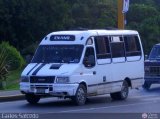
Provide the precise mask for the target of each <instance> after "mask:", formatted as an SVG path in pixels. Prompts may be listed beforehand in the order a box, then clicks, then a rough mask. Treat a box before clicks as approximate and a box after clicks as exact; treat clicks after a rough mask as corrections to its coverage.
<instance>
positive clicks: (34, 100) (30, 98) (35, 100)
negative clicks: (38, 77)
mask: <svg viewBox="0 0 160 119" xmlns="http://www.w3.org/2000/svg"><path fill="white" fill-rule="evenodd" d="M25 98H26V100H27V102H29V104H37V103H38V102H39V100H40V96H38V95H34V94H25Z"/></svg>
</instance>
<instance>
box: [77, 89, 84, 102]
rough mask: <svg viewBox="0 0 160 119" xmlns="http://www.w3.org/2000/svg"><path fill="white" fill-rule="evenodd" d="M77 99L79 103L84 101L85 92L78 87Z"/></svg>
mask: <svg viewBox="0 0 160 119" xmlns="http://www.w3.org/2000/svg"><path fill="white" fill-rule="evenodd" d="M77 101H78V102H79V103H84V102H85V92H84V90H83V89H82V88H79V90H78V92H77Z"/></svg>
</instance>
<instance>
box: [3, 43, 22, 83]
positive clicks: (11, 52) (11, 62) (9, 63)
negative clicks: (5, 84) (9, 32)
mask: <svg viewBox="0 0 160 119" xmlns="http://www.w3.org/2000/svg"><path fill="white" fill-rule="evenodd" d="M24 64H25V61H24V59H23V58H22V56H21V55H20V53H19V52H18V51H17V49H16V48H14V47H13V46H10V45H9V43H6V42H2V43H1V44H0V80H5V79H6V76H7V74H8V71H11V70H16V69H19V68H21V67H22V66H24Z"/></svg>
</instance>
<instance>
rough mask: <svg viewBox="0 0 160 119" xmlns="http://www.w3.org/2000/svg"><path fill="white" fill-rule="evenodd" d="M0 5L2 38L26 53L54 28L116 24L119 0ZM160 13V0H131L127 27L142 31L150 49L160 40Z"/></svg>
mask: <svg viewBox="0 0 160 119" xmlns="http://www.w3.org/2000/svg"><path fill="white" fill-rule="evenodd" d="M0 8H1V9H0V40H1V41H2V40H3V39H5V40H6V41H8V42H9V43H10V44H12V45H13V46H15V47H16V48H17V49H18V50H20V52H21V53H22V54H23V53H24V54H23V55H27V53H28V54H30V53H33V52H34V51H33V50H34V48H33V47H31V46H33V45H34V44H35V43H36V44H38V43H39V41H40V40H41V39H42V38H43V37H44V36H45V35H46V34H48V33H50V32H53V31H59V30H68V29H72V28H78V27H84V28H88V29H96V28H100V29H104V28H106V27H117V0H0ZM159 16H160V0H130V9H129V12H128V13H127V14H126V18H127V26H126V28H128V29H135V30H138V31H139V32H140V35H141V37H142V40H143V45H144V49H145V52H147V53H148V52H149V50H150V49H151V47H152V45H153V44H155V43H158V42H159V31H157V30H159V29H160V28H159V27H160V25H157V24H158V23H157V22H158V19H160V18H159ZM156 19H157V20H156ZM152 21H154V22H152ZM150 25H152V26H150ZM149 32H150V34H148V33H149Z"/></svg>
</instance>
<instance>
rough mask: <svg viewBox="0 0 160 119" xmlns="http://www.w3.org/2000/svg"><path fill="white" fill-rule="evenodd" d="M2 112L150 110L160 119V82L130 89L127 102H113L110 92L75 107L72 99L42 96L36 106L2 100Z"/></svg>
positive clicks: (51, 113) (124, 112) (105, 112)
mask: <svg viewBox="0 0 160 119" xmlns="http://www.w3.org/2000/svg"><path fill="white" fill-rule="evenodd" d="M0 113H1V115H0V119H1V118H4V116H5V115H2V114H5V113H35V114H44V115H45V116H49V115H50V116H51V115H52V116H53V115H54V116H55V115H56V116H61V117H65V116H66V113H67V114H68V113H69V114H72V115H70V116H71V117H73V115H74V114H76V115H79V114H90V115H92V116H93V117H95V116H94V115H95V114H96V115H100V114H101V115H103V114H109V116H111V115H114V116H115V114H131V115H132V114H135V113H138V114H141V113H142V114H143V113H147V114H153V115H151V116H156V117H154V118H156V119H158V118H160V115H158V114H160V85H153V86H152V87H151V89H150V90H149V91H146V90H144V89H142V88H140V89H139V90H136V89H133V90H130V92H129V96H128V98H127V100H125V101H113V100H112V99H111V98H110V96H109V95H103V96H97V97H90V98H89V100H88V101H87V103H86V105H84V106H75V105H74V103H73V102H72V101H71V100H69V99H58V98H45V99H41V100H40V102H39V104H37V105H30V104H28V103H27V102H26V101H25V100H22V101H12V102H1V103H0ZM44 115H43V116H44ZM43 116H42V117H43ZM129 116H130V115H129ZM158 116H159V117H158ZM78 117H79V116H78ZM93 117H92V119H94V118H93ZM68 118H69V117H68Z"/></svg>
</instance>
